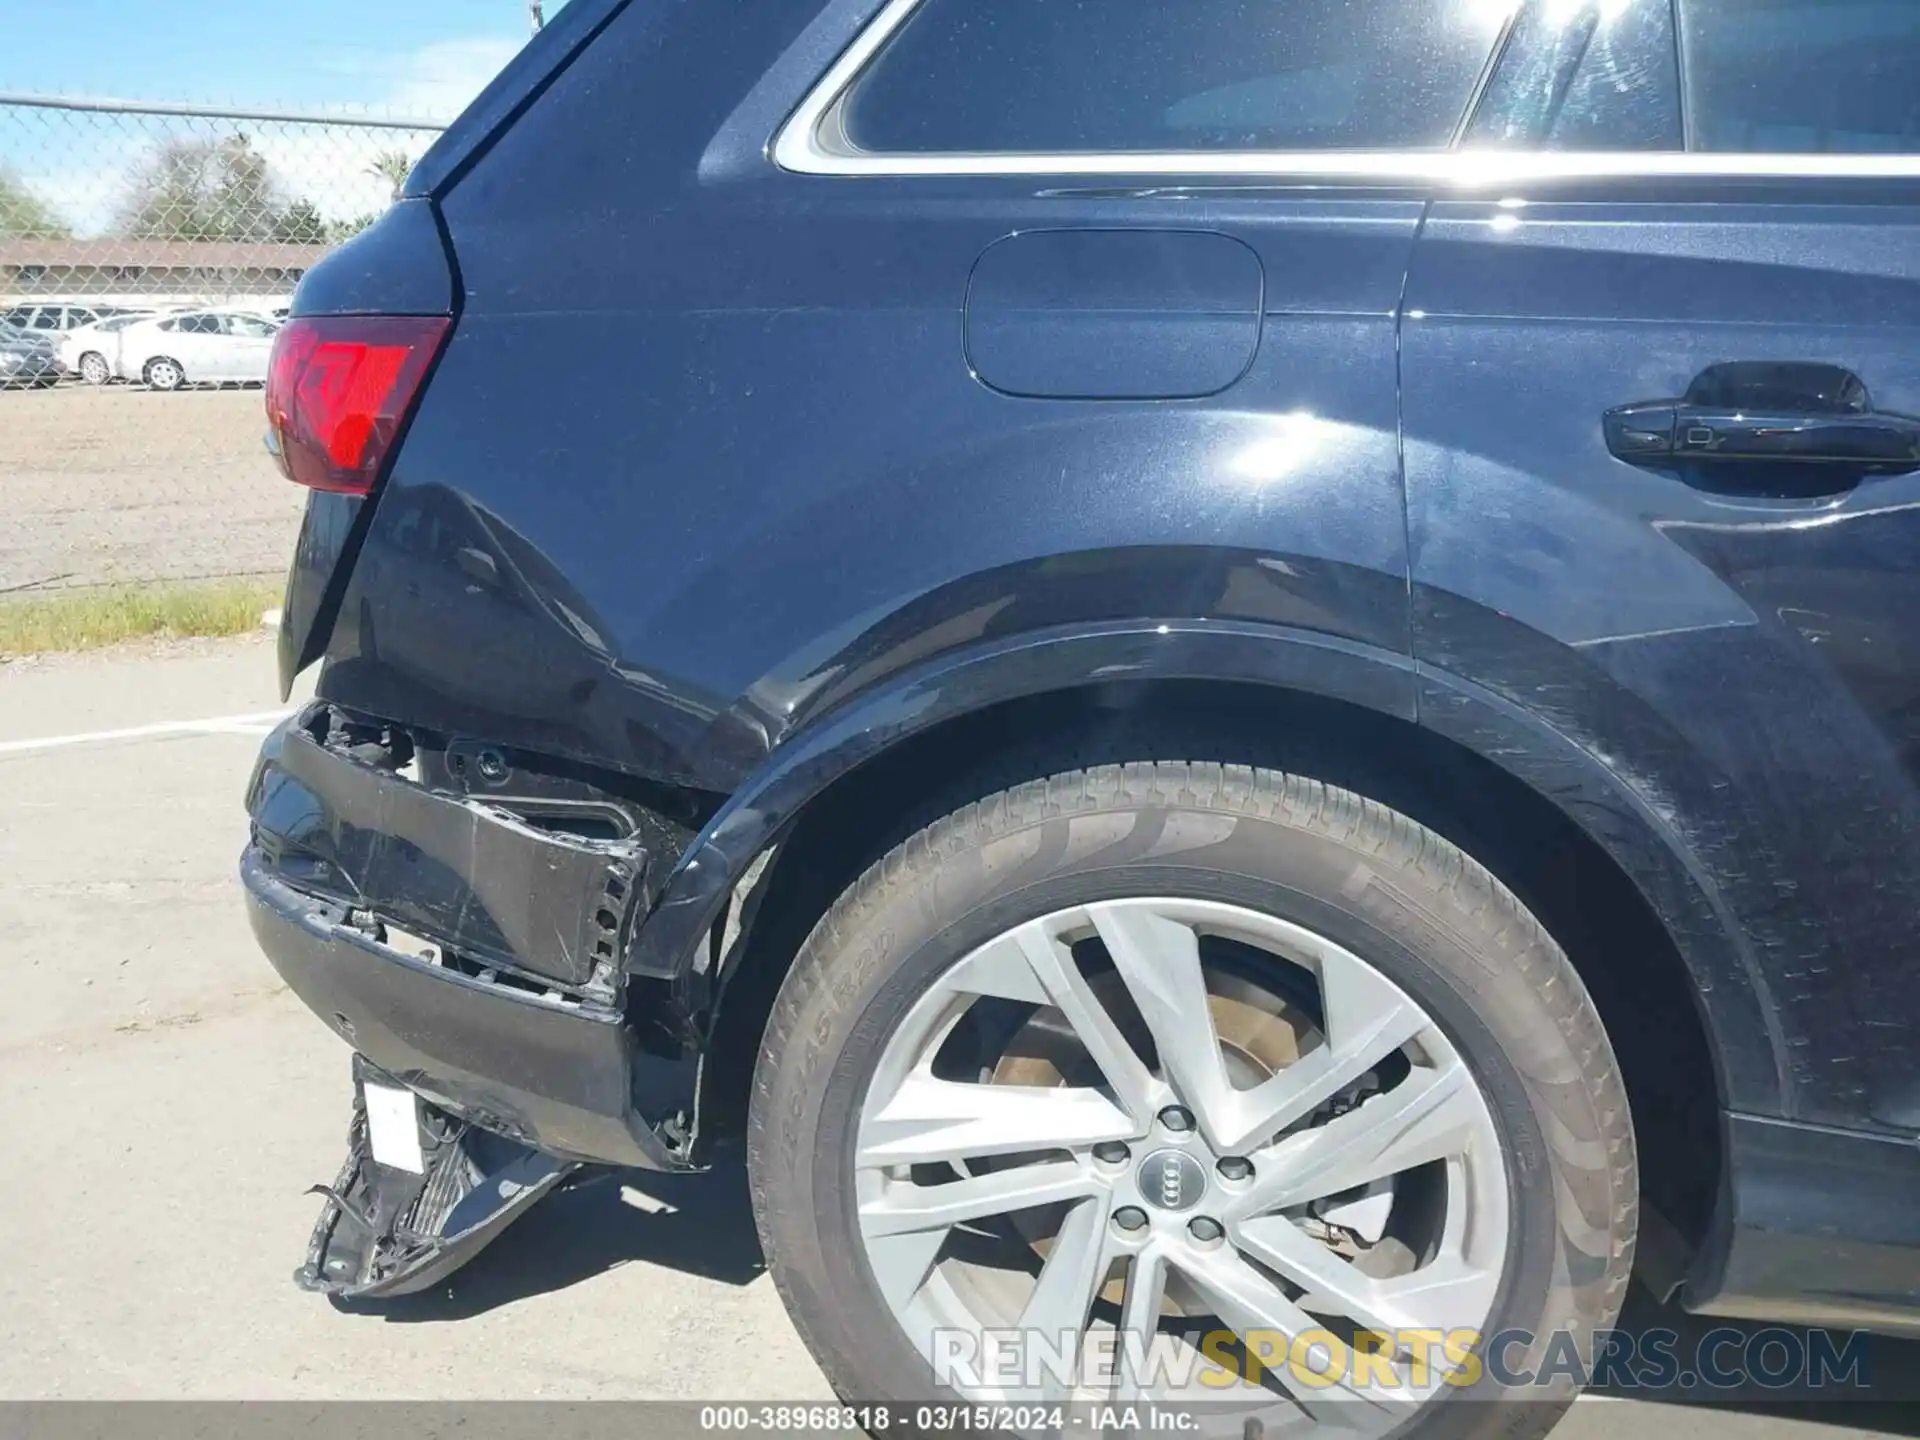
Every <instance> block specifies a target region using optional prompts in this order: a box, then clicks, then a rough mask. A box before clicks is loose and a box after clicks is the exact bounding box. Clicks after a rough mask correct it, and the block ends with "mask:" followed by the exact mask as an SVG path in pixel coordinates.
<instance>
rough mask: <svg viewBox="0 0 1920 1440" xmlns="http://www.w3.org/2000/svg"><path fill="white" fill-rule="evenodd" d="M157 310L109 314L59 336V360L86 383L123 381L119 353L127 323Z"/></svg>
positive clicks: (148, 315) (153, 315)
mask: <svg viewBox="0 0 1920 1440" xmlns="http://www.w3.org/2000/svg"><path fill="white" fill-rule="evenodd" d="M159 313H160V312H159V311H157V310H130V311H128V312H127V313H126V314H125V315H113V316H109V317H108V318H107V319H105V320H96V321H95V322H94V323H93V324H91V325H82V326H81V327H80V328H79V329H78V330H69V331H67V332H66V333H65V334H64V335H62V336H61V337H60V363H61V365H63V366H64V367H65V368H66V369H67V370H69V371H71V372H72V373H73V374H75V375H78V376H79V377H80V378H81V379H83V380H85V381H86V382H87V383H88V384H89V385H104V384H106V383H107V382H108V381H109V380H124V379H126V378H127V372H126V371H125V370H124V369H122V368H121V365H120V355H121V351H122V349H123V347H124V346H125V344H126V331H127V329H128V327H129V326H133V325H138V324H139V323H140V322H141V321H142V320H151V319H153V318H154V317H155V316H156V315H158V314H159Z"/></svg>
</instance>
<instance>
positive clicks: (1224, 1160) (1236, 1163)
mask: <svg viewBox="0 0 1920 1440" xmlns="http://www.w3.org/2000/svg"><path fill="white" fill-rule="evenodd" d="M1217 1168H1218V1169H1219V1171H1220V1178H1221V1179H1222V1180H1245V1179H1248V1178H1249V1177H1250V1176H1251V1175H1252V1174H1253V1162H1252V1161H1251V1160H1249V1159H1247V1157H1246V1156H1244V1155H1226V1156H1222V1157H1221V1160H1220V1164H1219V1166H1218V1167H1217Z"/></svg>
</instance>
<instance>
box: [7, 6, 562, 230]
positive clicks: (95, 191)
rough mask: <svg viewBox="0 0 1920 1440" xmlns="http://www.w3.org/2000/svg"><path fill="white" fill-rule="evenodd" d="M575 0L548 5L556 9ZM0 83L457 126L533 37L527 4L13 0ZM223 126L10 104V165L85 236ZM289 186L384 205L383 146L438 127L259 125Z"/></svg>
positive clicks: (321, 199)
mask: <svg viewBox="0 0 1920 1440" xmlns="http://www.w3.org/2000/svg"><path fill="white" fill-rule="evenodd" d="M563 3H564V0H547V6H546V9H547V15H548V18H549V19H551V18H552V17H553V16H554V15H555V14H557V13H558V11H559V9H560V6H561V4H563ZM4 8H5V11H6V19H5V21H4V24H0V91H13V92H25V93H28V94H34V95H73V96H82V97H88V98H98V97H112V98H118V99H126V100H165V101H185V102H189V103H201V104H214V105H226V106H236V107H241V108H270V109H283V110H300V111H320V112H325V113H340V112H353V111H361V112H372V113H378V114H390V115H393V116H396V117H404V118H409V119H412V118H421V119H433V120H448V119H451V118H452V117H453V116H454V115H456V114H458V113H459V112H460V110H461V109H462V108H463V107H464V106H465V105H466V103H467V102H468V101H469V100H471V99H472V98H473V96H474V95H475V94H477V93H478V92H479V90H480V88H481V87H482V86H483V85H485V84H486V82H487V81H488V80H489V79H491V78H492V77H493V75H494V74H495V73H496V72H497V71H498V70H499V69H500V67H501V66H502V65H504V64H505V63H506V61H507V60H508V58H509V57H510V56H512V55H513V53H514V52H515V51H516V50H517V49H519V48H520V46H521V45H523V44H524V43H525V42H526V39H527V36H528V33H529V30H528V19H527V7H526V0H172V3H169V0H13V3H10V4H5V5H4ZM234 128H236V127H232V126H228V127H226V129H225V130H222V129H221V128H219V127H218V126H214V125H210V124H205V123H201V124H196V123H195V122H174V121H161V120H150V119H133V118H127V117H119V116H98V115H88V114H82V113H78V112H71V111H45V110H28V109H24V108H19V107H12V106H0V170H3V171H5V172H6V173H8V174H9V175H10V176H11V177H13V178H14V179H16V180H19V181H20V182H22V183H24V184H25V185H26V186H27V188H28V189H30V190H32V191H33V192H34V193H36V194H37V195H39V196H40V197H41V198H42V199H43V200H44V201H46V202H47V204H49V205H50V206H52V207H53V208H54V209H55V210H56V211H57V212H58V213H59V214H61V215H62V216H63V217H64V218H65V219H66V220H67V221H68V223H70V224H71V225H73V226H74V227H76V228H77V229H78V230H79V231H80V232H81V233H82V234H90V233H98V232H100V231H101V230H103V229H104V228H105V227H106V226H108V225H109V224H110V223H111V219H112V216H113V215H114V213H115V211H116V208H117V207H118V206H119V205H120V203H121V202H122V199H123V197H124V196H125V194H126V191H127V185H128V176H129V174H131V173H132V172H133V171H134V169H135V168H137V167H138V165H139V164H140V161H141V160H142V158H143V157H145V156H148V155H150V154H151V153H152V151H153V148H154V146H155V145H156V144H157V143H159V142H161V141H164V140H167V139H171V138H176V137H180V136H197V137H206V136H209V135H218V134H223V133H230V132H231V130H232V129H234ZM238 128H244V129H246V131H247V133H248V138H249V140H250V141H251V142H252V143H253V144H254V145H255V146H256V148H258V149H259V150H261V151H262V153H264V154H265V155H266V156H267V158H268V161H269V164H270V165H271V167H272V170H273V174H274V176H275V179H276V181H277V183H278V184H279V186H280V188H281V189H282V190H283V191H284V192H285V193H286V194H287V195H288V196H293V195H301V196H305V197H306V198H308V199H311V200H313V201H314V202H315V203H316V204H317V205H318V206H319V207H320V209H321V210H322V212H323V213H325V214H326V215H327V216H328V218H330V219H334V218H347V217H350V216H353V215H358V214H363V213H365V212H366V211H368V210H370V209H378V208H379V207H380V205H381V204H383V203H384V201H385V194H384V186H383V182H381V181H380V180H378V179H377V178H376V177H373V176H370V175H369V174H368V173H367V166H368V163H369V162H370V160H371V158H372V157H373V155H375V154H377V153H378V152H379V151H380V150H381V149H383V148H387V147H389V146H394V145H398V146H400V147H401V148H404V149H405V150H406V151H407V153H409V154H410V155H411V156H413V157H414V158H418V155H419V152H420V151H421V150H422V149H424V148H425V146H426V144H427V143H428V142H429V141H430V139H431V135H430V134H426V133H415V132H409V133H406V134H394V133H393V132H381V131H371V130H349V129H346V128H344V127H328V128H326V129H317V128H302V127H276V126H273V125H264V124H261V125H249V126H245V127H238Z"/></svg>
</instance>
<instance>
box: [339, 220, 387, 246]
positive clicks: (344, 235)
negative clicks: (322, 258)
mask: <svg viewBox="0 0 1920 1440" xmlns="http://www.w3.org/2000/svg"><path fill="white" fill-rule="evenodd" d="M379 218H380V217H379V216H378V215H374V214H366V215H356V216H354V217H353V218H352V219H351V220H335V221H334V222H333V223H332V224H330V225H329V226H327V243H328V244H329V245H344V244H345V243H346V242H347V241H349V240H351V239H352V238H353V237H354V236H356V235H358V234H359V233H360V232H361V231H362V230H364V229H366V228H367V227H368V226H369V225H371V224H373V222H374V221H376V220H378V219H379Z"/></svg>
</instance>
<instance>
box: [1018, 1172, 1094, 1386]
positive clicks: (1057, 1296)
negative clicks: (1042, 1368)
mask: <svg viewBox="0 0 1920 1440" xmlns="http://www.w3.org/2000/svg"><path fill="white" fill-rule="evenodd" d="M1104 1198H1105V1197H1104V1196H1102V1197H1097V1198H1096V1199H1094V1200H1091V1201H1088V1202H1085V1203H1083V1204H1079V1205H1075V1206H1074V1207H1073V1209H1071V1210H1069V1211H1068V1212H1067V1215H1066V1218H1065V1219H1064V1220H1062V1221H1061V1223H1060V1230H1059V1233H1057V1234H1056V1235H1055V1236H1054V1237H1053V1246H1052V1248H1051V1249H1050V1250H1048V1252H1047V1260H1046V1264H1045V1265H1044V1266H1043V1267H1042V1268H1041V1271H1040V1279H1039V1280H1038V1281H1037V1282H1036V1283H1035V1285H1034V1287H1033V1294H1032V1295H1031V1296H1029V1297H1028V1299H1027V1304H1026V1308H1025V1309H1023V1310H1022V1311H1021V1312H1020V1333H1021V1336H1022V1337H1023V1343H1025V1344H1027V1345H1033V1344H1034V1343H1036V1340H1035V1337H1041V1339H1040V1341H1039V1343H1042V1344H1045V1345H1046V1346H1048V1347H1050V1348H1051V1347H1057V1348H1058V1350H1059V1353H1060V1354H1061V1355H1062V1356H1063V1357H1064V1358H1065V1360H1066V1361H1067V1363H1068V1366H1069V1367H1070V1373H1073V1374H1077V1373H1078V1369H1079V1363H1080V1349H1081V1344H1082V1342H1083V1341H1084V1340H1085V1338H1086V1330H1087V1312H1088V1311H1089V1310H1091V1309H1092V1308H1093V1301H1094V1297H1095V1296H1096V1295H1097V1294H1099V1292H1100V1284H1101V1282H1102V1281H1103V1280H1105V1279H1106V1276H1107V1269H1108V1267H1109V1266H1110V1265H1111V1264H1112V1262H1113V1245H1112V1241H1111V1236H1112V1233H1113V1232H1112V1230H1111V1229H1110V1228H1109V1226H1108V1222H1107V1212H1108V1210H1109V1209H1110V1208H1111V1207H1110V1206H1109V1205H1107V1204H1104V1203H1102V1201H1103V1200H1104ZM1071 1388H1072V1387H1071V1385H1070V1384H1063V1383H1059V1382H1057V1381H1056V1379H1055V1378H1054V1377H1052V1376H1048V1377H1047V1378H1046V1380H1045V1382H1044V1383H1043V1385H1042V1398H1043V1399H1047V1400H1062V1399H1065V1398H1066V1396H1067V1394H1068V1393H1069V1391H1070V1390H1071Z"/></svg>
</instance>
